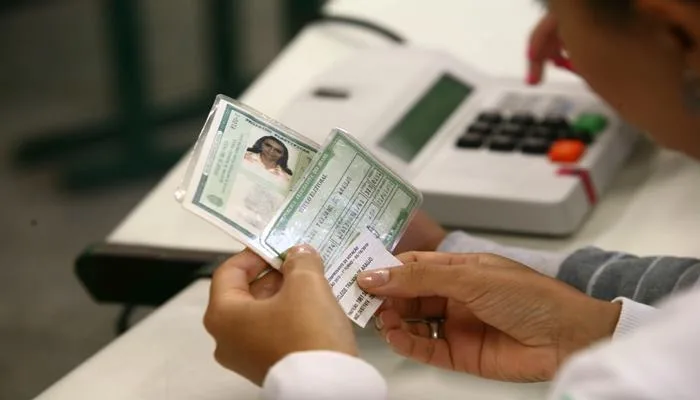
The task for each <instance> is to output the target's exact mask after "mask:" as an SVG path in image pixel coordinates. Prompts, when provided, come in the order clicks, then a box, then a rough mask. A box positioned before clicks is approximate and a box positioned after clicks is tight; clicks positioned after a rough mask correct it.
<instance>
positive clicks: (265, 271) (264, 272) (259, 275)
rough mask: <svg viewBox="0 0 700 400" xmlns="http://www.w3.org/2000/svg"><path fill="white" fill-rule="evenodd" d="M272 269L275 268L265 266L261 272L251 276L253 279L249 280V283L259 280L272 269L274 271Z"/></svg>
mask: <svg viewBox="0 0 700 400" xmlns="http://www.w3.org/2000/svg"><path fill="white" fill-rule="evenodd" d="M274 270H275V269H274V268H272V267H267V268H265V269H264V270H262V272H260V273H259V274H258V275H257V276H256V277H255V278H253V280H252V281H250V282H249V284H251V285H252V284H253V283H255V282H257V281H259V280H260V279H262V278H263V277H264V276H265V275H267V274H269V273H270V272H272V271H274Z"/></svg>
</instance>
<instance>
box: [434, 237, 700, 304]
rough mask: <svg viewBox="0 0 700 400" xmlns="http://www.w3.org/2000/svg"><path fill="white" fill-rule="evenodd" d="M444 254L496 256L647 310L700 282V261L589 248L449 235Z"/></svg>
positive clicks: (442, 248)
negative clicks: (557, 249) (558, 249)
mask: <svg viewBox="0 0 700 400" xmlns="http://www.w3.org/2000/svg"><path fill="white" fill-rule="evenodd" d="M438 251H442V252H451V253H492V254H496V255H499V256H502V257H506V258H510V259H512V260H514V261H518V262H520V263H522V264H525V265H527V266H528V267H530V268H532V269H534V270H536V271H538V272H540V273H543V274H545V275H548V276H551V277H556V278H557V279H559V280H561V281H564V282H566V283H568V284H569V285H571V286H573V287H575V288H577V289H578V290H580V291H582V292H584V293H586V294H588V295H590V296H593V297H595V298H598V299H601V300H608V301H611V300H614V299H616V298H620V297H625V298H628V299H631V300H634V301H636V302H639V303H642V304H654V303H656V302H658V301H659V300H661V299H662V298H664V297H666V296H668V295H671V294H673V293H676V292H679V291H682V290H683V289H686V288H688V287H691V286H693V285H694V284H695V283H696V282H698V280H699V278H700V260H695V259H689V258H674V257H635V256H631V255H628V254H624V253H613V252H606V251H603V250H600V249H596V248H584V249H581V250H578V251H575V252H574V253H571V254H565V253H561V254H560V253H552V252H547V251H538V250H528V249H522V248H517V247H508V246H502V245H499V244H497V243H494V242H491V241H488V240H484V239H479V238H476V237H474V236H471V235H467V234H466V233H464V232H453V233H451V234H449V235H448V236H447V237H446V238H445V240H443V241H442V243H441V244H440V246H439V248H438Z"/></svg>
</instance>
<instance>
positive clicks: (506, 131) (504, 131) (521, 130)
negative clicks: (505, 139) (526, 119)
mask: <svg viewBox="0 0 700 400" xmlns="http://www.w3.org/2000/svg"><path fill="white" fill-rule="evenodd" d="M497 132H498V134H499V135H503V136H510V137H513V138H522V137H523V136H525V133H526V132H527V128H526V127H525V126H523V125H519V124H514V123H512V122H507V123H505V124H503V125H501V126H500V127H498V130H497Z"/></svg>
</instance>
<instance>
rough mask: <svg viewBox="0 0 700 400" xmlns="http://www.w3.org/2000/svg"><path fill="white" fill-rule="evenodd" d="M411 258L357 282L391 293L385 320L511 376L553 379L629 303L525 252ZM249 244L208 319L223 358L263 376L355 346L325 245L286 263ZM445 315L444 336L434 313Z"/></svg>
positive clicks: (381, 317) (426, 356) (455, 356)
mask: <svg viewBox="0 0 700 400" xmlns="http://www.w3.org/2000/svg"><path fill="white" fill-rule="evenodd" d="M398 258H399V259H400V260H401V262H402V263H404V265H402V266H399V267H396V268H392V269H386V270H379V271H372V272H369V273H364V274H362V275H361V276H360V277H359V278H358V283H359V284H360V286H361V287H362V288H363V289H365V290H366V291H367V292H369V293H372V294H375V295H378V296H383V297H386V298H387V301H386V303H385V305H384V306H383V308H382V310H380V312H379V313H378V315H377V317H376V325H377V328H378V329H379V331H380V333H381V335H382V336H383V337H384V338H385V340H386V341H387V342H388V343H389V346H390V347H391V348H392V349H393V350H394V351H395V352H397V353H398V354H400V355H403V356H405V357H408V358H411V359H414V360H417V361H420V362H423V363H427V364H430V365H434V366H436V367H440V368H445V369H450V370H455V371H460V372H465V373H469V374H474V375H479V376H482V377H485V378H490V379H498V380H504V381H516V382H533V381H542V380H548V379H551V378H552V376H553V375H554V373H555V372H556V370H557V369H558V367H559V365H561V363H562V362H563V361H564V360H565V359H566V358H567V357H568V356H569V355H570V354H571V353H573V352H574V351H576V350H578V349H581V348H584V347H587V346H588V345H590V344H591V343H592V342H594V341H597V340H599V339H602V338H605V337H608V336H609V335H610V334H611V333H612V332H613V331H614V328H615V325H616V323H617V320H618V318H619V313H620V306H619V305H617V304H613V303H608V302H603V301H599V300H595V299H593V298H590V297H588V296H586V295H584V294H582V293H580V292H578V291H576V290H575V289H573V288H571V287H569V286H567V285H566V284H564V283H561V282H559V281H557V280H555V279H552V278H548V277H546V276H544V275H540V274H539V273H537V272H535V271H533V270H531V269H529V268H527V267H525V266H523V265H520V264H518V263H516V262H513V261H510V260H507V259H504V258H501V257H497V256H493V255H484V254H444V253H429V252H428V253H422V252H413V253H406V254H402V255H400V256H398ZM265 267H266V265H265V263H264V261H263V260H262V259H260V258H258V257H257V256H256V255H254V254H253V253H252V252H250V251H245V252H243V253H242V254H239V255H237V256H235V257H233V258H231V259H230V260H228V261H227V262H226V263H224V264H223V265H222V266H221V267H220V268H219V269H218V270H217V272H216V273H215V275H214V279H213V282H212V287H211V297H210V303H209V307H208V309H207V312H206V315H205V326H206V328H207V330H208V331H209V333H210V334H211V335H212V336H213V337H214V339H215V340H216V352H215V357H216V359H217V361H219V363H221V364H222V365H223V366H225V367H226V368H229V369H231V370H232V371H234V372H237V373H239V374H241V375H242V376H244V377H246V378H247V379H249V380H251V381H252V382H254V383H256V384H261V383H262V382H263V380H264V378H265V376H266V375H267V372H268V371H269V369H270V368H271V367H272V366H273V365H274V364H276V363H277V362H278V361H280V360H281V359H283V358H284V357H285V356H287V355H289V354H291V353H295V352H299V351H310V350H330V351H335V352H340V353H345V354H348V355H351V356H356V355H357V352H358V349H357V344H356V341H355V337H354V335H353V331H352V326H351V323H350V321H349V319H348V318H347V317H346V316H345V314H344V313H343V311H342V310H341V308H340V306H339V305H338V304H337V302H336V299H335V297H334V296H333V294H332V292H331V289H330V286H329V285H328V283H327V281H326V279H325V277H324V274H323V265H322V262H321V259H320V257H319V256H318V254H317V253H316V252H315V251H313V249H311V248H309V247H298V248H295V249H292V250H291V251H290V252H289V254H288V256H287V259H286V261H285V263H284V265H283V267H282V274H280V273H277V272H273V273H269V274H267V275H266V276H265V277H263V278H261V279H259V280H257V281H255V282H254V283H253V284H249V283H248V282H249V281H251V280H253V279H254V278H255V277H256V276H257V275H258V274H259V273H260V272H261V271H262V270H263V269H264V268H265ZM424 318H442V319H444V321H445V322H444V338H443V339H431V338H429V333H428V328H427V325H425V324H411V323H407V322H405V321H406V320H412V319H424Z"/></svg>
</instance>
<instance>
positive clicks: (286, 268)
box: [281, 245, 332, 296]
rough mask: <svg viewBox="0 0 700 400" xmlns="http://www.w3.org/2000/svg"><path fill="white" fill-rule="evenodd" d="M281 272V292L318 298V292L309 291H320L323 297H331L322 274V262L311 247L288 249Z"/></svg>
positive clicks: (329, 289) (303, 246) (328, 286)
mask: <svg viewBox="0 0 700 400" xmlns="http://www.w3.org/2000/svg"><path fill="white" fill-rule="evenodd" d="M281 271H282V274H283V275H284V287H283V288H282V290H283V291H289V292H290V293H292V294H293V293H296V295H299V292H301V293H304V294H308V295H313V296H318V295H319V292H314V291H313V290H311V289H320V290H322V291H323V293H324V295H325V294H328V295H331V296H332V292H331V288H330V285H329V284H328V281H327V280H326V277H325V274H324V266H323V260H322V259H321V256H320V255H319V254H318V253H317V252H316V250H314V248H313V247H311V246H308V245H301V246H296V247H293V248H291V249H289V251H288V252H287V256H286V257H285V261H284V263H283V264H282V268H281ZM312 293H313V294H312Z"/></svg>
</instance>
